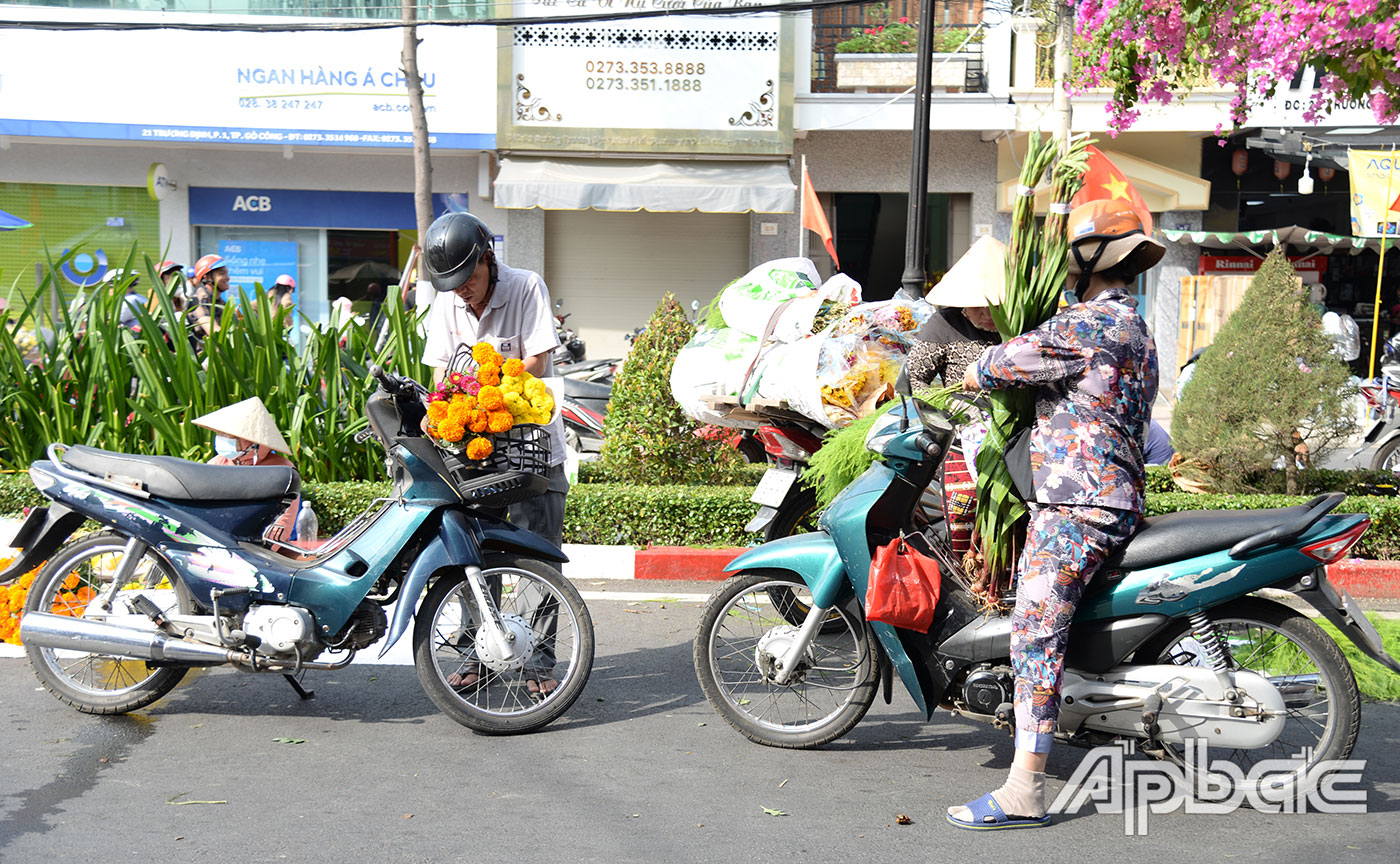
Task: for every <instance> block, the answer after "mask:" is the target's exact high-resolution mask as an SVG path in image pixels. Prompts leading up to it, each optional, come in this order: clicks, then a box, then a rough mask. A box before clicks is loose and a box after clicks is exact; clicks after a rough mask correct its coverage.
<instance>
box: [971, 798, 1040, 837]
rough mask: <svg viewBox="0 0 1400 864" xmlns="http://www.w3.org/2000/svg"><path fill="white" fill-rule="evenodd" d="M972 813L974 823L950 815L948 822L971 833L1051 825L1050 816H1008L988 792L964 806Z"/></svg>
mask: <svg viewBox="0 0 1400 864" xmlns="http://www.w3.org/2000/svg"><path fill="white" fill-rule="evenodd" d="M962 806H964V807H966V808H967V809H968V810H969V811H971V813H972V821H970V822H964V821H963V820H961V819H954V818H953V814H952V813H949V814H948V821H949V822H950V823H952V824H953V825H956V826H958V827H959V828H966V829H968V830H969V831H1003V830H1009V829H1011V828H1043V827H1045V826H1046V825H1049V824H1050V817H1049V816H1041V817H1040V818H1039V819H1032V818H1030V817H1028V816H1008V815H1006V813H1004V812H1003V811H1002V809H1001V805H1000V804H998V803H997V799H995V798H993V797H992V793H990V792H988V793H987V794H986V795H983V796H982V797H981V798H978V799H977V800H976V801H969V802H967V803H966V804H964V805H962Z"/></svg>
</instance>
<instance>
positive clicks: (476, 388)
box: [462, 378, 481, 396]
mask: <svg viewBox="0 0 1400 864" xmlns="http://www.w3.org/2000/svg"><path fill="white" fill-rule="evenodd" d="M462 389H463V390H466V391H467V395H468V396H475V395H476V394H477V393H480V392H481V385H480V384H478V383H477V381H476V379H475V378H472V379H471V380H469V381H467V383H466V386H464V387H463V388H462Z"/></svg>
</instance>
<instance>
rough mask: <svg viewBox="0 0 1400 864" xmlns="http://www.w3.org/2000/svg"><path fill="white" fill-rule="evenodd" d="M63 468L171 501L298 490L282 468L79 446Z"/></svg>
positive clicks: (295, 478)
mask: <svg viewBox="0 0 1400 864" xmlns="http://www.w3.org/2000/svg"><path fill="white" fill-rule="evenodd" d="M63 464H64V465H65V466H66V467H69V468H74V469H77V470H78V471H82V472H84V473H86V474H92V475H93V476H95V477H101V478H103V479H106V480H110V481H112V482H113V483H121V484H126V485H132V484H139V485H140V486H141V488H143V489H145V490H146V491H147V492H149V493H151V494H152V495H154V496H156V497H157V498H169V499H172V500H176V501H255V500H259V499H267V498H288V497H291V496H293V495H296V494H297V493H298V492H300V491H301V475H299V474H297V472H296V469H295V468H289V467H287V466H285V465H269V466H258V465H253V466H243V465H204V464H202V463H199V462H191V461H189V460H187V459H177V458H175V457H174V456H135V455H132V454H130V453H114V452H112V451H110V450H100V449H98V448H96V447H88V446H86V445H83V444H75V445H74V446H72V447H69V448H68V451H67V452H66V453H65V454H64V456H63Z"/></svg>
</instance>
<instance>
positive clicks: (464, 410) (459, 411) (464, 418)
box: [447, 404, 472, 426]
mask: <svg viewBox="0 0 1400 864" xmlns="http://www.w3.org/2000/svg"><path fill="white" fill-rule="evenodd" d="M471 416H472V409H470V408H468V407H467V406H465V405H461V404H458V405H452V406H450V407H449V408H448V409H447V420H448V422H450V423H454V424H456V425H458V426H465V425H467V424H468V423H470V422H471Z"/></svg>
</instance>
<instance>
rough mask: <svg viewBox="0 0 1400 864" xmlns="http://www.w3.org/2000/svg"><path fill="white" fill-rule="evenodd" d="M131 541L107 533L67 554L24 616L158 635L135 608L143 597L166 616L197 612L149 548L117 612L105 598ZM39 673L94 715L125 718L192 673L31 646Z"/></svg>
mask: <svg viewBox="0 0 1400 864" xmlns="http://www.w3.org/2000/svg"><path fill="white" fill-rule="evenodd" d="M126 543H127V540H126V538H125V537H122V536H120V535H117V534H112V533H108V532H103V533H100V534H93V535H90V536H88V537H84V538H82V539H80V540H75V541H73V542H72V543H69V544H68V545H66V546H64V547H63V548H62V549H60V550H59V551H58V552H57V553H56V554H55V555H54V556H53V557H52V558H50V559H49V563H48V564H47V565H45V566H44V569H42V570H41V571H39V575H38V577H37V578H35V580H34V584H33V585H32V586H31V587H30V589H29V596H28V599H27V600H26V601H25V604H24V611H25V612H26V613H28V612H47V613H50V614H53V615H68V616H72V617H74V618H91V619H96V620H101V621H109V622H111V623H114V624H121V625H123V626H127V627H136V628H141V629H148V630H152V631H153V630H155V625H154V624H153V623H152V622H151V619H150V618H148V617H146V616H145V615H143V614H141V613H140V612H136V611H135V610H133V609H132V608H131V602H132V601H133V600H135V599H136V597H137V596H141V595H144V596H145V597H147V598H149V599H150V600H152V601H154V602H155V604H156V605H157V606H159V607H160V609H161V610H162V611H163V612H167V613H170V612H182V613H190V612H192V611H193V609H194V604H193V602H192V601H191V600H190V599H189V594H188V592H186V591H185V590H184V587H183V586H181V585H178V584H177V583H176V581H175V579H174V578H173V576H172V574H171V572H170V570H169V569H168V567H167V566H166V564H165V563H164V562H163V561H161V560H160V559H159V558H157V557H156V556H155V554H154V553H152V552H150V551H147V552H146V554H144V555H143V556H142V557H141V560H140V561H138V562H137V564H136V568H135V570H134V571H133V572H132V574H131V577H130V578H129V579H128V580H127V581H126V582H125V583H124V584H123V585H121V586H119V587H118V588H117V591H116V596H115V597H114V598H113V602H112V606H111V609H110V611H109V610H105V609H102V608H100V600H101V598H102V597H103V596H104V595H105V594H106V592H107V591H108V589H109V588H111V586H112V580H113V578H115V576H116V573H117V568H118V567H119V566H120V565H121V563H122V559H123V558H124V557H125V549H126ZM24 650H25V653H27V654H28V655H29V664H30V666H32V667H33V669H34V674H35V675H37V676H38V677H39V680H40V681H42V682H43V683H44V686H45V687H46V688H48V690H49V692H50V693H52V694H54V695H55V696H57V697H58V698H59V699H61V700H63V701H64V702H67V703H68V704H69V705H72V706H73V707H74V708H77V709H78V710H79V711H82V712H85V713H87V714H125V713H126V712H128V711H133V710H135V709H137V708H142V707H144V706H146V705H149V704H151V703H152V702H154V701H156V700H157V699H159V698H160V697H162V696H164V695H165V694H166V693H169V692H170V691H171V689H172V688H174V686H175V685H176V684H179V683H180V679H181V678H183V677H185V672H186V670H185V669H183V668H178V667H168V666H167V667H162V668H157V667H154V666H150V665H148V664H147V663H146V661H145V660H133V659H130V658H125V657H113V656H109V655H106V654H89V653H87V652H84V651H75V650H70V649H63V648H39V647H35V646H32V645H26V646H25V649H24Z"/></svg>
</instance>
